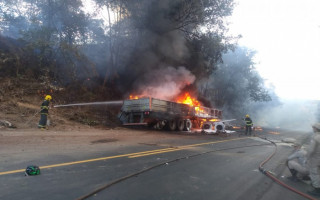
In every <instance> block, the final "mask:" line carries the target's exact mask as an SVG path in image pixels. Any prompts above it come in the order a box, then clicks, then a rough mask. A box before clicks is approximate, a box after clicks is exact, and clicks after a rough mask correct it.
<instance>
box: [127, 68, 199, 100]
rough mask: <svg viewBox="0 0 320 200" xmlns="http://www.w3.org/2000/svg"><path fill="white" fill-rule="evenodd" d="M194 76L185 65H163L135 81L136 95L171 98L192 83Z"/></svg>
mask: <svg viewBox="0 0 320 200" xmlns="http://www.w3.org/2000/svg"><path fill="white" fill-rule="evenodd" d="M195 80H196V77H195V76H194V75H193V74H192V73H191V72H190V71H189V70H187V69H186V68H185V67H182V66H181V67H178V68H174V67H170V66H169V67H165V68H159V69H156V70H152V71H150V72H148V73H146V74H145V75H144V76H143V77H142V78H141V79H139V80H138V81H136V82H135V84H134V85H135V87H134V88H135V89H136V91H133V93H134V94H136V95H141V96H151V97H154V98H158V99H164V100H172V99H173V98H174V97H176V96H177V95H179V94H180V92H181V91H182V89H183V88H185V87H186V86H187V85H190V84H192V83H194V81H195Z"/></svg>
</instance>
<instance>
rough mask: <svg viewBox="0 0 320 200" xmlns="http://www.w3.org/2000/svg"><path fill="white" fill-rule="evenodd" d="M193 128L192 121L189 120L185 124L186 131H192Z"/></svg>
mask: <svg viewBox="0 0 320 200" xmlns="http://www.w3.org/2000/svg"><path fill="white" fill-rule="evenodd" d="M191 128H192V122H191V120H190V119H187V120H186V121H185V122H184V130H185V131H190V130H191Z"/></svg>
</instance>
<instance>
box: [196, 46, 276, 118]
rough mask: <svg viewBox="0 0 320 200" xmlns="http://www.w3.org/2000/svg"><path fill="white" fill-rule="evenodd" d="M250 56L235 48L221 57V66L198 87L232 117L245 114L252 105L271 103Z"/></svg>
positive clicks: (242, 49) (250, 53) (251, 52)
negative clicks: (255, 103) (231, 114)
mask: <svg viewBox="0 0 320 200" xmlns="http://www.w3.org/2000/svg"><path fill="white" fill-rule="evenodd" d="M254 54H255V52H253V51H250V50H248V49H246V48H237V49H235V51H234V52H228V53H227V54H225V55H223V58H222V59H223V64H220V65H219V66H218V69H217V70H216V71H215V72H213V73H212V74H211V76H210V79H209V80H208V81H207V82H205V83H203V84H202V90H201V91H202V94H203V95H204V96H207V97H208V98H209V99H211V101H212V102H213V103H214V105H215V106H218V107H221V108H224V109H225V110H227V111H228V112H231V113H233V114H235V113H241V114H243V113H246V112H248V110H250V105H252V103H253V102H268V101H271V100H272V99H271V96H270V95H269V92H270V91H268V90H267V89H266V88H265V85H264V80H263V79H262V78H261V77H260V75H259V74H258V72H257V71H256V69H255V67H254V65H255V63H254V62H253V58H254ZM271 92H272V91H271Z"/></svg>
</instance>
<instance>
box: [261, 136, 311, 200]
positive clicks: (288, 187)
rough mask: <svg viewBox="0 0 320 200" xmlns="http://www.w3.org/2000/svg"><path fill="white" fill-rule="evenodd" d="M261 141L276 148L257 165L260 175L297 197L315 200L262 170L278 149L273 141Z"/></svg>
mask: <svg viewBox="0 0 320 200" xmlns="http://www.w3.org/2000/svg"><path fill="white" fill-rule="evenodd" d="M261 139H264V140H267V141H269V142H270V143H272V144H273V145H274V146H275V147H276V148H275V149H274V151H273V153H272V154H271V155H270V156H269V157H268V158H267V159H266V160H264V161H263V162H262V163H261V164H260V165H259V171H260V172H261V173H263V174H265V175H266V176H267V177H269V178H271V179H272V180H273V181H274V182H276V183H278V184H279V185H281V186H283V187H285V188H287V189H289V190H291V191H292V192H295V193H297V194H299V195H301V196H303V197H305V198H307V199H310V200H317V199H315V198H314V197H312V196H310V195H308V194H306V193H303V192H300V191H299V190H297V189H295V188H293V187H291V186H289V185H287V184H285V183H284V182H282V181H280V180H279V179H278V178H276V177H275V176H273V175H272V174H271V173H270V172H269V171H268V170H265V169H264V168H263V165H265V164H266V163H267V162H268V161H269V160H270V159H271V158H272V157H273V156H274V155H275V154H276V152H277V149H278V147H277V144H276V143H275V142H273V141H271V140H268V139H267V138H261Z"/></svg>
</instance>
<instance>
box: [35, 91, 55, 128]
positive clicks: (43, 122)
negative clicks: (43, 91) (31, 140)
mask: <svg viewBox="0 0 320 200" xmlns="http://www.w3.org/2000/svg"><path fill="white" fill-rule="evenodd" d="M51 99H52V97H51V96H50V95H47V96H46V97H45V98H44V101H43V102H42V104H41V111H40V121H39V125H38V128H41V130H44V129H46V128H47V118H48V114H49V103H50V101H51Z"/></svg>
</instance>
